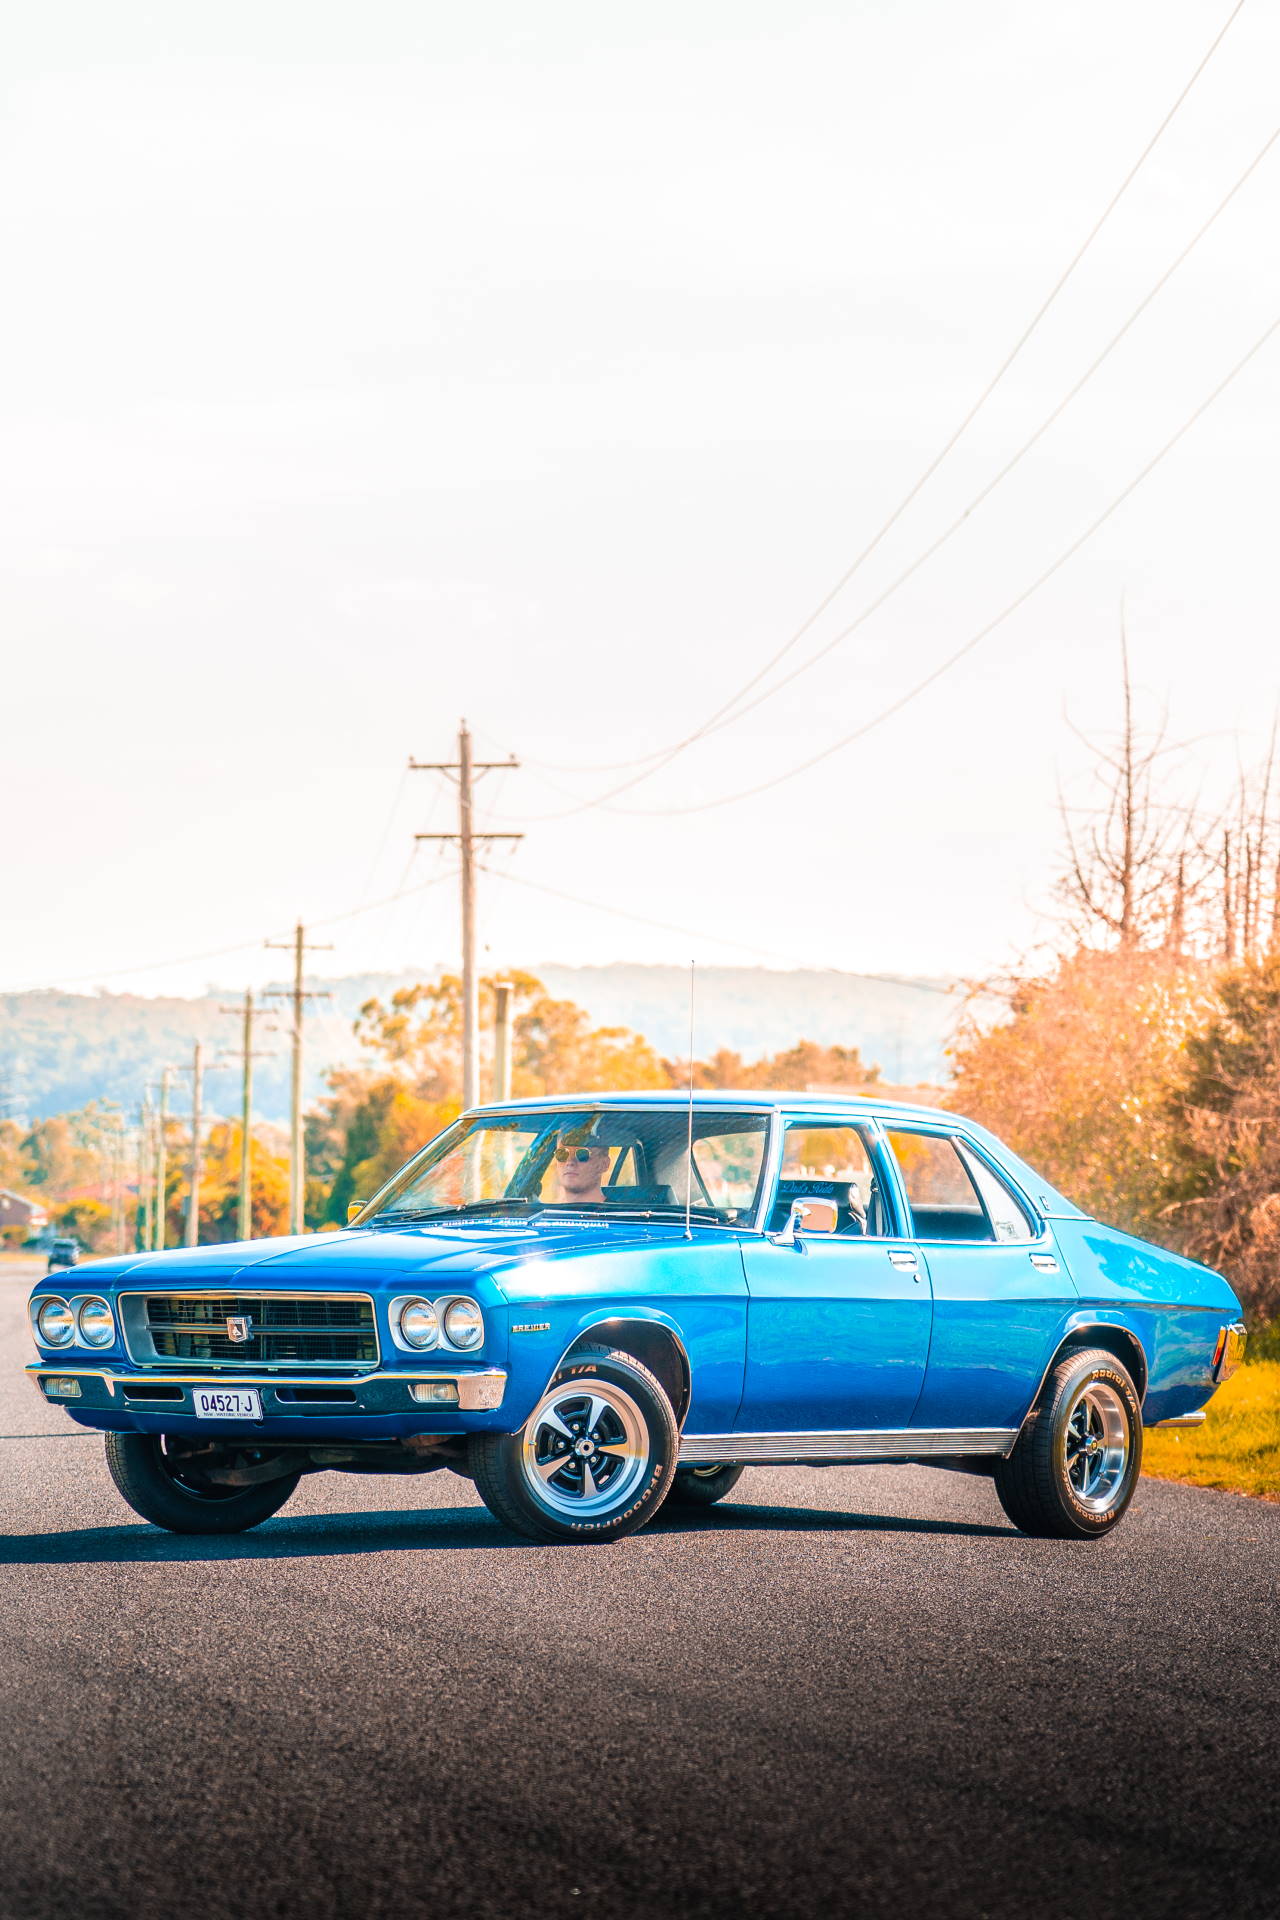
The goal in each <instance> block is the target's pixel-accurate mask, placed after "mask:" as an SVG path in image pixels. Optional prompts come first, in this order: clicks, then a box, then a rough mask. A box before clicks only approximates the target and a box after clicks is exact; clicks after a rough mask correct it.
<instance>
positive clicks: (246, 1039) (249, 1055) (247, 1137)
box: [220, 988, 275, 1240]
mask: <svg viewBox="0 0 1280 1920" xmlns="http://www.w3.org/2000/svg"><path fill="white" fill-rule="evenodd" d="M220 1010H221V1012H223V1013H236V1014H239V1015H240V1018H241V1020H242V1021H243V1026H242V1028H241V1038H240V1061H241V1067H240V1217H239V1220H238V1222H237V1225H236V1238H237V1239H239V1240H251V1239H252V1238H253V1163H252V1158H251V1152H250V1147H251V1139H252V1130H253V1063H254V1061H255V1060H258V1059H261V1058H262V1054H261V1053H255V1052H254V1049H253V1023H254V1019H255V1017H256V1016H257V1015H258V1014H259V1013H260V1012H261V1011H262V1009H261V1008H260V1007H255V1006H254V1004H253V993H252V990H251V989H249V988H246V989H245V996H244V1009H243V1011H242V1010H241V1009H240V1008H239V1007H223V1008H221V1009H220ZM267 1031H268V1033H274V1032H275V1028H274V1027H268V1029H267Z"/></svg>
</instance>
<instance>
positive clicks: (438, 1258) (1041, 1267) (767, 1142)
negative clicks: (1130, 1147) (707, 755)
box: [28, 1092, 1244, 1541]
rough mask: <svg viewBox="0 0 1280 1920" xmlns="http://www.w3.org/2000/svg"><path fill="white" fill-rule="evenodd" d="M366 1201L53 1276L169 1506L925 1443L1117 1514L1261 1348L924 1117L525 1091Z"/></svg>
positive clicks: (730, 1465)
mask: <svg viewBox="0 0 1280 1920" xmlns="http://www.w3.org/2000/svg"><path fill="white" fill-rule="evenodd" d="M353 1213H354V1216H355V1217H354V1219H353V1222H352V1224H351V1225H349V1226H348V1228H347V1229H346V1231H344V1232H340V1233H332V1234H322V1235H308V1236H303V1237H297V1238H290V1239H277V1240H258V1241H253V1242H247V1243H244V1244H241V1245H233V1246H209V1247H201V1248H195V1249H191V1250H188V1251H184V1252H171V1253H153V1254H143V1255H130V1256H126V1257H124V1258H119V1259H112V1260H106V1261H97V1262H94V1263H93V1264H92V1265H91V1266H89V1267H88V1268H86V1269H82V1270H81V1271H80V1272H79V1273H78V1274H77V1276H76V1284H75V1287H74V1288H71V1287H69V1286H68V1285H67V1283H66V1278H65V1277H63V1276H57V1275H53V1276H49V1277H48V1278H46V1279H45V1280H42V1281H41V1282H40V1284H39V1285H38V1286H37V1287H36V1288H35V1290H34V1292H33V1294H32V1297H31V1323H32V1330H33V1333H34V1336H35V1340H36V1345H37V1347H38V1350H39V1353H40V1359H39V1360H38V1361H37V1362H36V1364H35V1365H33V1366H32V1367H30V1368H29V1369H28V1371H29V1373H30V1375H31V1377H32V1380H33V1382H34V1384H35V1386H36V1387H37V1389H38V1390H39V1392H40V1393H41V1394H43V1395H44V1397H45V1399H46V1400H48V1401H50V1402H54V1403H56V1404H58V1405H60V1406H62V1407H64V1408H65V1409H66V1412H67V1413H68V1414H69V1416H70V1417H71V1419H72V1420H75V1421H78V1422H79V1423H80V1424H81V1425H82V1426H86V1427H94V1428H98V1429H100V1430H101V1431H103V1432H104V1433H105V1435H106V1448H107V1463H108V1466H109V1468H110V1470H111V1473H112V1476H113V1478H114V1480H115V1483H116V1485H117V1487H118V1488H119V1489H120V1492H121V1493H122V1494H123V1496H124V1498H125V1500H127V1501H128V1502H129V1504H130V1505H131V1506H132V1507H133V1508H134V1509H135V1511H136V1512H138V1513H140V1514H141V1515H143V1516H144V1518H146V1519H148V1520H151V1521H153V1522H154V1523H155V1524H156V1525H158V1526H162V1527H167V1528H170V1529H172V1530H173V1531H175V1532H180V1533H231V1532H237V1531H240V1530H241V1529H243V1528H246V1527H252V1526H256V1525H257V1524H258V1523H259V1522H260V1521H262V1520H265V1519H267V1518H268V1517H269V1516H270V1515H271V1514H273V1513H275V1512H276V1511H278V1509H279V1508H280V1507H281V1506H282V1505H283V1504H284V1502H285V1501H286V1500H287V1499H288V1498H289V1496H290V1494H291V1493H292V1492H293V1490H294V1488H295V1487H296V1486H297V1484H298V1481H299V1479H300V1477H301V1476H302V1475H303V1474H304V1473H313V1472H318V1471H322V1470H327V1469H336V1470H339V1471H347V1472H357V1473H360V1472H364V1473H390V1472H398V1473H426V1472H430V1471H432V1470H435V1469H439V1468H445V1467H447V1468H450V1469H452V1470H453V1471H454V1472H456V1473H459V1474H462V1475H464V1476H465V1477H467V1478H469V1479H471V1480H472V1481H474V1483H475V1485H476V1487H477V1488H478V1490H479V1493H480V1495H481V1498H482V1499H483V1500H484V1501H485V1503H486V1505H487V1506H488V1507H489V1508H490V1510H491V1511H492V1512H493V1513H494V1514H495V1515H496V1517H497V1518H498V1519H499V1520H500V1521H502V1522H503V1523H504V1525H506V1526H508V1527H510V1528H512V1529H514V1530H515V1531H516V1532H518V1533H521V1534H524V1535H526V1536H528V1537H531V1538H534V1539H538V1540H573V1541H594V1540H614V1539H617V1538H619V1537H620V1536H621V1535H623V1534H626V1533H630V1532H632V1531H634V1530H635V1529H636V1528H637V1527H640V1526H643V1525H644V1524H645V1522H646V1521H648V1520H650V1519H651V1518H652V1517H653V1515H654V1514H655V1513H656V1512H657V1511H658V1508H659V1507H660V1506H661V1505H662V1504H663V1502H664V1501H665V1500H667V1499H670V1500H673V1501H676V1502H678V1503H681V1504H684V1505H692V1506H706V1505H710V1504H711V1503H712V1502H714V1501H716V1500H719V1499H721V1498H722V1497H723V1495H725V1494H726V1493H728V1492H729V1490H730V1489H731V1488H732V1487H733V1486H734V1485H735V1484H736V1482H737V1481H738V1479H739V1478H740V1477H741V1475H742V1473H743V1472H744V1471H745V1469H746V1468H747V1467H748V1466H750V1465H753V1464H755V1465H761V1464H772V1465H778V1464H789V1463H793V1462H796V1463H804V1464H807V1465H810V1466H813V1465H824V1466H826V1465H840V1464H846V1465H847V1464H863V1463H866V1462H870V1461H916V1462H924V1463H927V1464H929V1465H932V1466H940V1467H949V1468H956V1469H960V1470H963V1471H966V1472H970V1473H981V1474H986V1475H989V1476H990V1477H991V1479H992V1480H993V1482H994V1484H995V1490H996V1493H997V1495H998V1496H999V1499H1000V1501H1001V1503H1002V1505H1003V1507H1004V1510H1005V1512H1006V1513H1007V1514H1008V1516H1009V1518H1010V1519H1011V1520H1012V1521H1013V1523H1014V1525H1015V1526H1017V1527H1020V1528H1021V1529H1022V1530H1023V1531H1024V1532H1027V1533H1032V1534H1040V1535H1048V1536H1056V1537H1059V1538H1067V1539H1076V1540H1094V1539H1098V1538H1099V1537H1101V1536H1102V1535H1103V1534H1105V1533H1107V1532H1109V1530H1110V1529H1111V1528H1112V1527H1114V1526H1115V1525H1116V1523H1117V1521H1118V1520H1119V1519H1120V1518H1121V1516H1122V1515H1123V1513H1124V1511H1125V1509H1126V1507H1127V1506H1128V1504H1129V1501H1130V1499H1131V1498H1132V1496H1133V1491H1134V1486H1135V1484H1136V1481H1137V1477H1138V1472H1139V1469H1140V1465H1141V1457H1142V1430H1143V1426H1144V1425H1147V1426H1151V1425H1184V1426H1185V1425H1191V1424H1194V1423H1196V1422H1198V1421H1200V1420H1203V1418H1204V1414H1203V1411H1202V1410H1203V1408H1204V1405H1205V1402H1206V1401H1207V1400H1208V1399H1209V1398H1210V1396H1211V1395H1212V1393H1213V1392H1214V1390H1215V1388H1216V1387H1217V1386H1218V1385H1219V1383H1220V1382H1221V1381H1222V1380H1224V1379H1225V1378H1226V1377H1227V1375H1228V1374H1229V1373H1230V1372H1231V1371H1232V1370H1233V1369H1234V1367H1235V1366H1236V1365H1237V1364H1238V1363H1239V1360H1240V1358H1241V1356H1242V1353H1243V1347H1244V1328H1243V1325H1242V1324H1241V1322H1240V1318H1239V1313H1240V1308H1239V1303H1238V1301H1237V1300H1236V1297H1235V1295H1234V1294H1233V1293H1232V1291H1231V1289H1230V1287H1229V1286H1228V1285H1227V1283H1226V1282H1225V1281H1224V1280H1223V1279H1221V1278H1220V1277H1219V1276H1218V1275H1217V1274H1215V1273H1213V1272H1211V1271H1210V1270H1209V1269H1208V1268H1206V1267H1202V1266H1197V1265H1196V1264H1194V1263H1193V1262H1191V1261H1189V1260H1184V1259H1181V1258H1179V1257H1178V1256H1177V1255H1176V1254H1172V1253H1168V1252H1165V1251H1164V1250H1162V1249H1161V1248H1158V1247H1155V1246H1151V1245H1148V1244H1147V1243H1146V1242H1144V1241H1141V1240H1136V1239H1134V1238H1132V1237H1131V1236H1130V1235H1128V1234H1125V1233H1121V1232H1118V1231H1117V1230H1116V1229H1114V1228H1111V1227H1106V1226H1102V1225H1100V1224H1099V1223H1098V1222H1097V1221H1096V1220H1092V1219H1090V1218H1089V1217H1088V1216H1087V1215H1085V1214H1084V1213H1082V1212H1081V1211H1080V1209H1079V1208H1078V1207H1075V1206H1073V1205H1072V1204H1071V1202H1070V1201H1069V1200H1066V1199H1064V1197H1063V1196H1062V1195H1061V1194H1060V1193H1057V1192H1055V1191H1054V1189H1053V1188H1052V1187H1051V1186H1050V1185H1049V1184H1048V1183H1047V1182H1046V1181H1045V1180H1043V1179H1042V1178H1041V1177H1040V1176H1039V1175H1038V1174H1037V1173H1035V1172H1033V1171H1032V1169H1031V1168H1030V1167H1028V1166H1026V1165H1025V1164H1024V1163H1023V1162H1022V1161H1021V1160H1019V1159H1018V1158H1017V1157H1016V1156H1015V1155H1014V1154H1012V1153H1010V1152H1009V1151H1008V1149H1007V1148H1005V1147H1003V1146H1001V1145H1000V1143H999V1142H998V1141H996V1140H995V1139H993V1138H992V1136H991V1135H990V1134H988V1133H987V1132H985V1131H984V1130H983V1129H982V1128H981V1127H979V1126H976V1125H974V1124H973V1122H971V1121H968V1120H963V1119H960V1118H958V1117H957V1116H956V1115H954V1114H949V1113H943V1112H939V1111H935V1110H931V1109H928V1108H923V1107H908V1106H897V1105H890V1104H887V1103H880V1102H876V1101H874V1100H852V1099H834V1098H819V1097H817V1096H810V1095H800V1094H797V1095H785V1094H745V1095H743V1094H729V1093H718V1092H717V1093H703V1094H698V1095H695V1096H694V1098H693V1099H692V1100H686V1099H683V1098H681V1097H679V1096H675V1095H671V1094H619V1095H603V1096H594V1095H593V1096H590V1097H582V1098H561V1099H554V1100H553V1099H542V1100H522V1101H511V1102H508V1103H505V1104H504V1105H501V1106H492V1107H484V1108H480V1109H477V1110H476V1111H474V1112H471V1113H468V1114H465V1115H464V1116H463V1117H462V1118H461V1119H460V1120H459V1121H458V1122H457V1123H456V1124H455V1125H454V1126H452V1127H450V1128H448V1129H447V1130H446V1131H445V1132H444V1133H442V1134H441V1135H439V1137H438V1138H437V1139H435V1140H433V1141H431V1142H430V1144H429V1145H427V1146H426V1147H424V1148H423V1149H422V1151H421V1152H420V1153H419V1154H417V1155H416V1156H415V1157H414V1158H413V1159H412V1160H410V1161H409V1163H408V1165H407V1166H405V1167H404V1168H403V1169H402V1170H401V1172H400V1173H398V1174H397V1175H396V1177H395V1178H394V1179H393V1180H391V1181H389V1182H388V1184H387V1185H386V1186H385V1187H384V1188H383V1190H382V1191H381V1192H380V1193H378V1194H377V1195H376V1196H375V1197H374V1198H373V1199H372V1200H370V1201H369V1202H368V1203H367V1204H366V1205H364V1206H363V1207H361V1208H358V1209H353Z"/></svg>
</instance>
